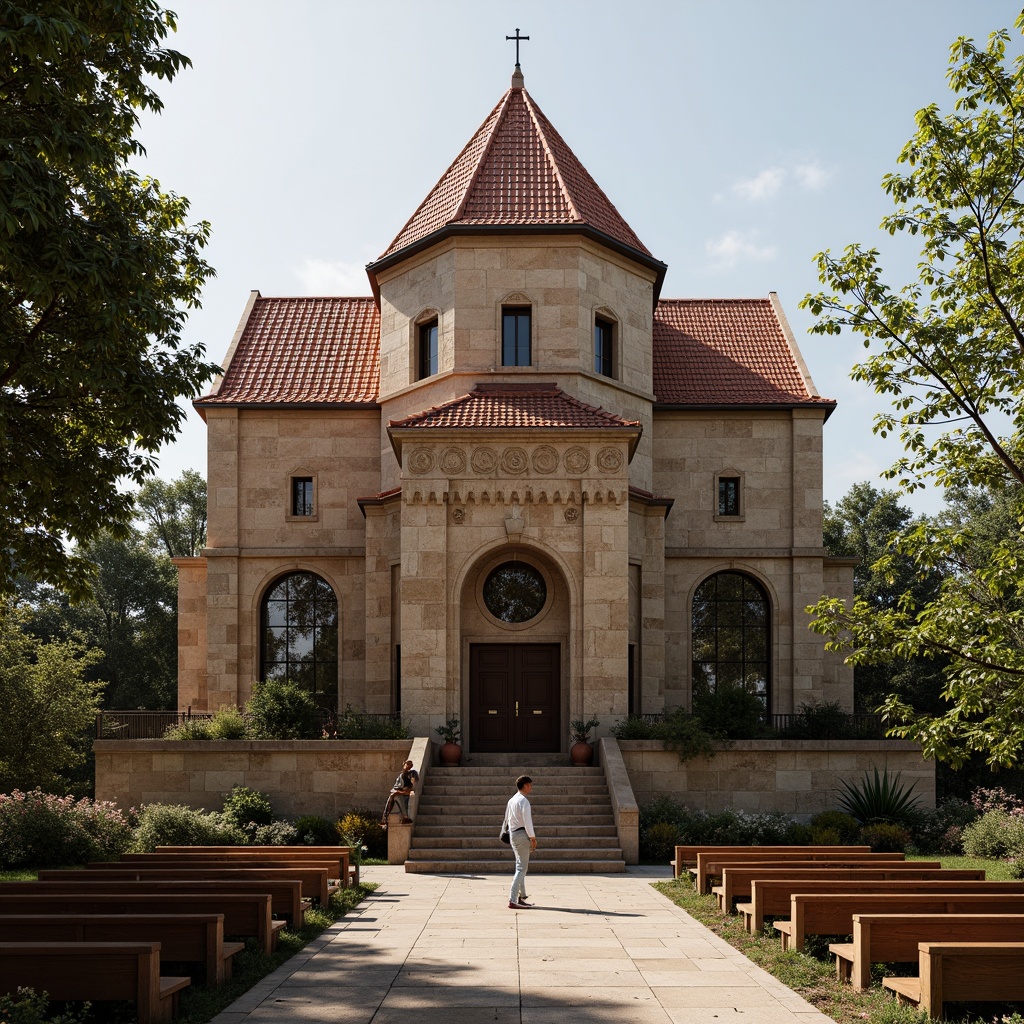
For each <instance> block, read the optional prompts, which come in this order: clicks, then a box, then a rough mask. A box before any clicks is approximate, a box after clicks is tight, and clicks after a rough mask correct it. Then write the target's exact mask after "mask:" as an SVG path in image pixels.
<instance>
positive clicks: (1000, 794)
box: [971, 786, 1024, 818]
mask: <svg viewBox="0 0 1024 1024" xmlns="http://www.w3.org/2000/svg"><path fill="white" fill-rule="evenodd" d="M971 803H972V804H973V806H974V809H975V810H976V811H977V812H978V813H979V814H986V813H988V812H989V811H1004V812H1005V813H1006V814H1012V815H1014V816H1016V817H1018V818H1020V817H1024V800H1022V799H1021V798H1020V797H1019V796H1016V795H1015V794H1014V793H1009V792H1007V791H1006V790H1005V789H1003V787H1002V786H995V787H994V788H993V789H985V788H984V787H982V786H979V787H978V788H977V789H976V790H975V791H974V792H973V793H971Z"/></svg>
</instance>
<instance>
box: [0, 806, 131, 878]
mask: <svg viewBox="0 0 1024 1024" xmlns="http://www.w3.org/2000/svg"><path fill="white" fill-rule="evenodd" d="M131 835H132V831H131V823H130V821H129V817H128V816H127V815H125V814H124V813H123V812H121V811H119V810H118V809H117V808H116V807H115V806H114V805H113V804H110V803H105V802H102V801H100V802H96V801H93V800H90V799H89V798H88V797H83V798H82V799H81V800H75V798H74V797H70V796H53V795H52V794H50V793H43V792H42V791H41V790H38V789H36V790H32V792H30V793H23V792H21V791H20V790H17V789H16V790H14V791H13V792H12V793H9V794H0V864H2V865H3V866H4V867H8V868H16V867H41V868H56V867H71V866H74V865H78V864H85V863H88V862H89V861H91V860H109V859H116V858H117V857H118V856H119V855H120V854H122V853H124V851H125V850H126V849H127V848H128V845H129V843H130V842H131Z"/></svg>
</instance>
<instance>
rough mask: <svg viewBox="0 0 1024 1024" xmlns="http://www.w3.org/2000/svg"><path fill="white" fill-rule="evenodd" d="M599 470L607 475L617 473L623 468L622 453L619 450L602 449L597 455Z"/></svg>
mask: <svg viewBox="0 0 1024 1024" xmlns="http://www.w3.org/2000/svg"><path fill="white" fill-rule="evenodd" d="M597 465H598V468H599V469H601V470H603V471H604V472H605V473H615V472H617V471H618V470H619V469H621V468H622V452H620V451H619V450H618V448H602V449H601V450H600V451H599V452H598V453H597Z"/></svg>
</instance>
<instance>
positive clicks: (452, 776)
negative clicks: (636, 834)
mask: <svg viewBox="0 0 1024 1024" xmlns="http://www.w3.org/2000/svg"><path fill="white" fill-rule="evenodd" d="M527 758H528V759H529V764H524V761H525V760H526V759H527ZM565 761H566V757H565V755H564V754H555V755H538V754H533V755H527V756H526V757H525V758H524V757H523V755H506V754H492V755H483V754H477V755H475V756H473V757H472V759H471V760H468V761H464V762H463V764H462V765H460V766H459V767H458V768H443V767H432V768H431V769H430V771H429V772H428V773H427V777H426V779H425V780H424V784H423V791H422V793H421V795H420V799H419V804H418V806H417V807H416V811H415V814H416V824H415V826H414V827H413V834H412V842H411V846H410V850H409V858H408V860H406V862H405V870H406V871H410V872H419V873H430V874H447V873H459V874H468V873H472V874H488V873H491V874H495V873H497V874H502V873H504V872H506V871H507V872H511V871H512V870H513V865H514V863H515V855H514V854H513V853H512V850H511V848H510V847H508V846H505V845H504V844H503V843H501V842H500V841H499V839H498V831H499V829H500V828H501V821H502V818H503V816H504V814H505V804H506V803H507V802H508V798H509V797H510V796H511V795H512V794H513V793H514V792H515V779H516V777H517V776H519V775H529V776H530V777H531V778H532V779H533V792H532V793H531V794H530V804H531V807H532V808H533V824H534V827H535V828H536V830H537V839H538V847H537V850H536V852H535V853H534V854H533V856H531V858H530V873H531V874H537V873H546V874H555V873H558V874H579V873H584V872H600V873H604V872H618V871H625V870H626V863H625V860H624V859H623V855H622V850H621V849H620V848H619V838H618V833H617V832H616V829H615V820H614V818H613V816H612V806H611V798H610V797H609V795H608V787H607V785H606V783H605V778H604V770H603V769H602V768H573V767H571V766H568V765H566V763H565Z"/></svg>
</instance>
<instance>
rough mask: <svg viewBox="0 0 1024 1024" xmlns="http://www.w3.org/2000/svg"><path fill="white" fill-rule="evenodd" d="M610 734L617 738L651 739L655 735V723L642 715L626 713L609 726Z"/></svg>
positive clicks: (654, 737)
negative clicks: (626, 714)
mask: <svg viewBox="0 0 1024 1024" xmlns="http://www.w3.org/2000/svg"><path fill="white" fill-rule="evenodd" d="M611 733H612V735H613V736H614V737H615V738H616V739H617V740H653V739H656V738H657V737H656V736H655V734H654V733H655V723H654V722H648V721H647V720H646V719H645V718H644V716H643V715H628V716H627V717H626V718H623V719H620V720H619V721H618V722H616V723H615V724H614V725H613V726H612V728H611Z"/></svg>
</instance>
